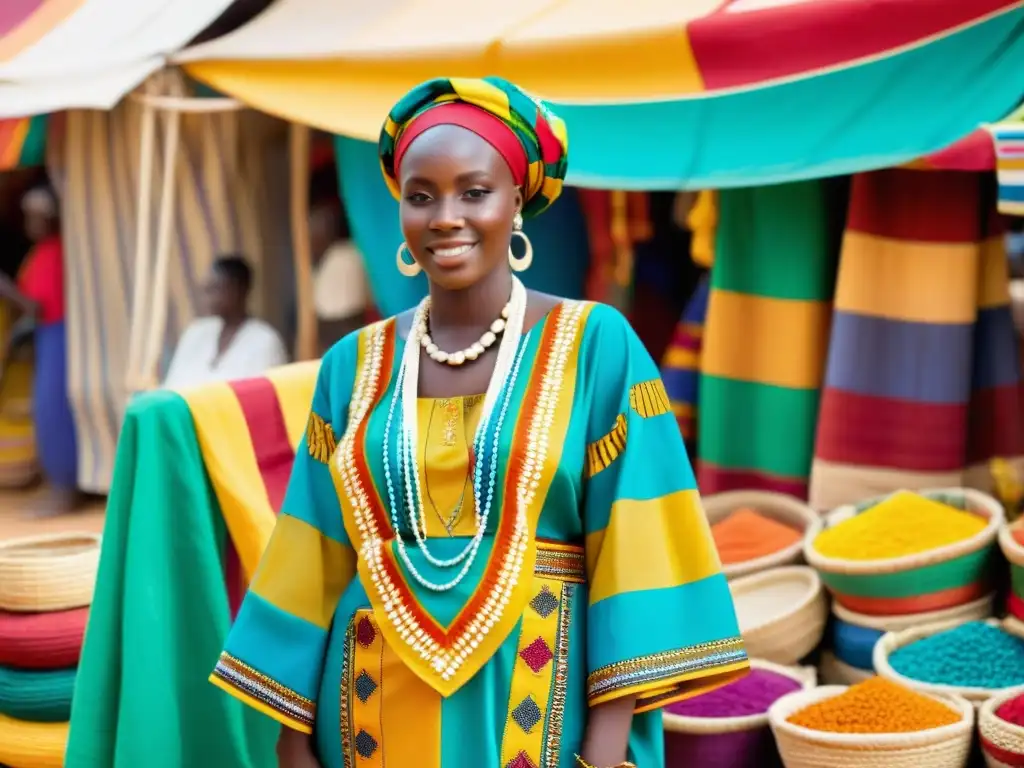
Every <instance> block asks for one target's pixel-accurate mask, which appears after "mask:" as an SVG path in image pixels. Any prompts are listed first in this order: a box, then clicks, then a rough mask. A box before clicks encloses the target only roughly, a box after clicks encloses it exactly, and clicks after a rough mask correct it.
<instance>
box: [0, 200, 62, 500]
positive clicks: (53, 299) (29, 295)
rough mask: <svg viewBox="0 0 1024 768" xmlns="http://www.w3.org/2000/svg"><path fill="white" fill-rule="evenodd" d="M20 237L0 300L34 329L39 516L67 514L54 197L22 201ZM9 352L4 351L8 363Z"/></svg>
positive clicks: (59, 253) (0, 283) (59, 273)
mask: <svg viewBox="0 0 1024 768" xmlns="http://www.w3.org/2000/svg"><path fill="white" fill-rule="evenodd" d="M22 212H23V214H24V222H25V234H26V235H27V236H28V238H29V240H31V241H32V243H33V245H32V250H31V251H30V252H29V254H28V256H27V257H26V259H25V262H24V263H23V264H22V266H21V269H20V271H19V272H18V280H17V284H15V283H12V282H11V281H10V280H8V279H7V278H6V277H4V278H2V279H0V294H2V295H3V296H4V298H6V299H8V300H9V301H11V302H12V303H13V304H14V306H15V307H17V308H18V309H19V310H20V311H21V312H22V314H23V316H24V317H23V320H22V321H21V322H22V323H24V322H25V321H26V320H27V321H34V323H35V334H34V343H35V376H34V379H33V388H32V409H33V416H34V420H35V436H36V449H37V451H38V455H39V462H40V464H41V466H42V470H43V477H44V479H45V480H46V483H47V486H48V487H47V495H46V497H44V498H43V499H41V500H40V501H39V511H40V512H43V513H47V514H51V513H60V512H66V511H69V510H71V509H73V508H74V507H75V506H77V504H78V502H79V501H80V494H79V492H78V447H77V441H76V438H75V421H74V417H73V416H72V414H71V403H70V401H69V400H68V379H67V332H66V329H65V324H64V249H63V247H62V245H61V239H60V215H59V212H58V207H57V196H56V194H55V193H54V191H53V189H51V188H50V187H48V186H38V187H34V188H33V189H31V190H29V191H28V192H27V193H26V195H25V197H24V198H23V200H22ZM12 352H13V350H11V349H9V350H8V351H7V356H6V359H7V360H8V361H11V359H12Z"/></svg>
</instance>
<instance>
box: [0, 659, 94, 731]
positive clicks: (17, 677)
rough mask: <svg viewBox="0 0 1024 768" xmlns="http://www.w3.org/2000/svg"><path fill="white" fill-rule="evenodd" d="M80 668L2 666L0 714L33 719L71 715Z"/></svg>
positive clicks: (54, 720)
mask: <svg viewBox="0 0 1024 768" xmlns="http://www.w3.org/2000/svg"><path fill="white" fill-rule="evenodd" d="M76 672H77V670H76V669H75V668H74V667H71V668H70V669H55V670H49V671H38V670H26V669H12V668H11V667H0V714H3V715H7V716H8V717H13V718H17V719H18V720H26V721H28V722H31V723H59V722H66V721H68V720H70V719H71V696H72V694H73V693H74V690H75V675H76Z"/></svg>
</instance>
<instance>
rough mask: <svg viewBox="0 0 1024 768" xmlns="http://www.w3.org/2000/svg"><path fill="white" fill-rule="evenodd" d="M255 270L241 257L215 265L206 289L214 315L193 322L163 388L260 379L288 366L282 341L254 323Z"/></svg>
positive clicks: (221, 259)
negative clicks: (251, 300) (250, 307)
mask: <svg viewBox="0 0 1024 768" xmlns="http://www.w3.org/2000/svg"><path fill="white" fill-rule="evenodd" d="M251 288H252V268H251V267H250V266H249V264H248V262H246V260H245V259H244V258H242V257H241V256H238V255H230V256H221V257H219V258H218V259H217V260H216V261H214V263H213V268H212V269H211V270H210V276H209V278H208V279H207V282H206V286H205V294H206V301H207V308H208V311H209V315H208V316H206V317H200V318H197V319H196V320H194V321H193V322H192V324H191V325H189V326H188V328H186V329H185V332H184V333H183V334H182V336H181V339H180V340H179V341H178V346H177V348H176V349H175V351H174V356H173V357H172V358H171V364H170V367H169V368H168V369H167V376H166V377H165V378H164V383H163V386H164V387H166V388H169V389H180V388H182V387H192V386H196V385H199V384H206V383H209V382H212V381H230V380H233V379H244V378H250V377H253V376H259V375H261V374H263V373H264V372H265V371H267V370H268V369H270V368H274V367H275V366H278V365H284V364H285V363H287V362H288V353H287V351H286V349H285V345H284V342H283V341H282V339H281V336H280V335H279V334H278V332H277V331H275V330H274V329H273V328H272V327H271V326H270V325H268V324H267V323H265V322H263V321H262V320H257V319H256V318H253V317H249V315H248V311H247V307H248V303H249V291H250V289H251Z"/></svg>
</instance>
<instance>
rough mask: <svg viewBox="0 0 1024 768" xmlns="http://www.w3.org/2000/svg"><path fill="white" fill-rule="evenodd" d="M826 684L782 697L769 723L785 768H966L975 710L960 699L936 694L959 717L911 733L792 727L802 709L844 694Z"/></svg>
mask: <svg viewBox="0 0 1024 768" xmlns="http://www.w3.org/2000/svg"><path fill="white" fill-rule="evenodd" d="M845 690H846V688H845V687H843V686H833V685H830V686H823V687H821V688H815V689H813V690H810V691H802V692H799V693H791V694H790V695H789V696H783V697H782V698H781V699H779V700H778V701H777V702H775V704H774V705H773V706H772V708H771V709H769V710H768V721H769V723H770V724H771V729H772V733H774V734H775V741H776V743H777V744H778V747H779V752H780V754H781V755H782V762H783V763H784V764H785V766H786V768H963V766H964V765H966V764H967V757H968V755H969V753H970V749H971V737H972V735H973V729H974V708H973V707H972V706H971V704H970V702H968V701H965V700H964V699H961V698H959V697H957V696H936V697H934V698H936V699H939V700H940V701H943V702H944V703H946V704H948V705H949V706H950V707H952V708H953V709H955V710H956V711H957V712H958V713H959V714H960V720H959V722H957V723H954V724H952V725H945V726H942V727H941V728H931V729H929V730H927V731H915V732H913V733H878V734H875V733H871V734H868V733H828V732H824V731H813V730H811V729H809V728H803V727H802V726H799V725H794V724H793V723H790V722H789V721H788V720H787V718H788V717H790V716H791V715H793V714H794V713H796V712H798V711H800V710H801V709H803V708H805V707H807V706H810V705H811V704H816V703H817V702H819V701H824V700H825V699H830V698H832V697H834V696H838V695H839V694H841V693H843V691H845Z"/></svg>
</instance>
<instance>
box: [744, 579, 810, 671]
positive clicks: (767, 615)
mask: <svg viewBox="0 0 1024 768" xmlns="http://www.w3.org/2000/svg"><path fill="white" fill-rule="evenodd" d="M729 588H730V590H731V591H732V596H733V600H734V601H735V603H736V613H737V615H738V617H739V622H740V631H741V632H742V634H743V643H744V645H746V647H747V653H748V654H749V655H750V656H751V657H752V658H758V659H765V660H767V661H772V662H775V663H776V664H783V665H786V666H791V665H794V664H796V663H798V662H799V661H800V660H801V659H803V658H804V657H805V656H807V654H809V653H810V652H811V651H813V650H814V649H815V648H817V647H818V643H820V642H821V637H822V635H824V634H825V624H826V622H827V621H828V599H827V597H826V596H825V590H824V589H822V586H821V579H819V578H818V574H817V573H815V572H814V569H813V568H807V567H806V566H800V565H791V566H787V567H785V568H773V569H772V570H770V571H762V572H761V573H755V574H753V575H751V576H744V577H742V578H739V579H736V580H735V581H731V582H729Z"/></svg>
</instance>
